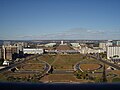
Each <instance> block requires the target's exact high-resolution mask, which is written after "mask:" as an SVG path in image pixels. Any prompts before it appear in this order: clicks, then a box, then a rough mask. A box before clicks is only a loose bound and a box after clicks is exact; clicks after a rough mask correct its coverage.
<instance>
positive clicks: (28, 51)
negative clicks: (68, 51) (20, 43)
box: [23, 48, 43, 54]
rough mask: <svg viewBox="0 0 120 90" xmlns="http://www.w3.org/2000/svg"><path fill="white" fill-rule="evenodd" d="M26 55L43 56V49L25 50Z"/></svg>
mask: <svg viewBox="0 0 120 90" xmlns="http://www.w3.org/2000/svg"><path fill="white" fill-rule="evenodd" d="M23 52H24V54H43V49H42V48H24V49H23Z"/></svg>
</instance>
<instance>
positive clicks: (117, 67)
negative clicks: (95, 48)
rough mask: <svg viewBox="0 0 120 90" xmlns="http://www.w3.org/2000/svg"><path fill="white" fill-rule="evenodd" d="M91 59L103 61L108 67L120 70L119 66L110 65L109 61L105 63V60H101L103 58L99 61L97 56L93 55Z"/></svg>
mask: <svg viewBox="0 0 120 90" xmlns="http://www.w3.org/2000/svg"><path fill="white" fill-rule="evenodd" d="M91 57H92V58H95V59H97V60H99V61H101V62H103V63H105V64H107V65H109V66H112V67H114V68H116V69H118V70H120V67H119V66H118V65H115V64H113V63H110V62H108V61H105V60H103V59H101V58H99V59H98V58H97V57H96V56H93V55H91Z"/></svg>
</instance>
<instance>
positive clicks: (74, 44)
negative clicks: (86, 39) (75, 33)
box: [70, 43, 80, 47]
mask: <svg viewBox="0 0 120 90" xmlns="http://www.w3.org/2000/svg"><path fill="white" fill-rule="evenodd" d="M70 44H71V45H72V46H73V47H80V44H79V43H70Z"/></svg>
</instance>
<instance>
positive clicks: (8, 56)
mask: <svg viewBox="0 0 120 90" xmlns="http://www.w3.org/2000/svg"><path fill="white" fill-rule="evenodd" d="M2 48H3V58H4V60H12V58H13V54H15V53H17V46H11V45H9V46H4V45H3V47H2Z"/></svg>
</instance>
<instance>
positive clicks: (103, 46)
mask: <svg viewBox="0 0 120 90" xmlns="http://www.w3.org/2000/svg"><path fill="white" fill-rule="evenodd" d="M112 45H113V43H112V42H109V41H108V42H105V43H99V48H101V49H103V50H105V51H107V47H108V46H112Z"/></svg>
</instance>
